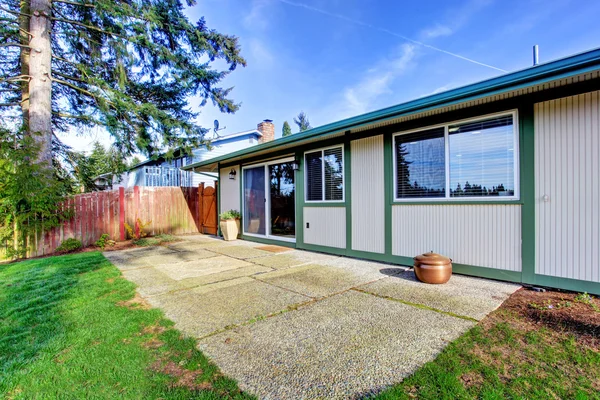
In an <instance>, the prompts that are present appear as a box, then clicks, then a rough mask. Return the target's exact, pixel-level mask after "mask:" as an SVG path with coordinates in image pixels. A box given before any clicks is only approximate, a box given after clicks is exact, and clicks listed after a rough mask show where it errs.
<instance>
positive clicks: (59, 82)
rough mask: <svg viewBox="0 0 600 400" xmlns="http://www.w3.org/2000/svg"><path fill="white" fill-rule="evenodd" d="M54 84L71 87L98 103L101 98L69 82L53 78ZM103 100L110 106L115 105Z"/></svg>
mask: <svg viewBox="0 0 600 400" xmlns="http://www.w3.org/2000/svg"><path fill="white" fill-rule="evenodd" d="M52 82H56V83H58V84H60V85H64V86H67V87H70V88H71V89H73V90H76V91H78V92H79V93H83V94H85V95H87V96H90V97H92V98H94V100H96V101H97V99H98V98H99V97H100V96H98V95H97V94H94V93H92V92H90V91H89V90H85V89H82V88H80V87H78V86H77V85H74V84H72V83H70V82H67V81H63V80H62V79H56V78H54V77H52ZM103 100H104V101H106V102H107V103H108V104H114V103H113V102H111V101H110V100H106V99H103Z"/></svg>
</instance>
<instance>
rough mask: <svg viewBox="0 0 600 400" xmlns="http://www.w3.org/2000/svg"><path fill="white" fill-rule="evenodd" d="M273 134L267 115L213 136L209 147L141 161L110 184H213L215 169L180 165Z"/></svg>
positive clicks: (249, 143)
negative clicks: (244, 127)
mask: <svg viewBox="0 0 600 400" xmlns="http://www.w3.org/2000/svg"><path fill="white" fill-rule="evenodd" d="M274 138H275V127H274V125H273V122H272V121H271V120H268V119H267V120H264V121H262V122H261V123H259V124H258V126H257V129H253V130H249V131H244V132H238V133H233V134H230V135H224V136H220V137H218V138H216V139H213V140H212V141H211V144H210V147H211V148H210V150H209V149H208V148H206V147H201V148H197V149H194V150H193V151H192V155H191V156H188V155H185V154H180V153H178V152H175V155H174V157H173V158H172V159H170V160H167V159H165V157H162V156H161V157H159V158H157V159H156V160H146V161H144V162H141V163H139V164H137V165H135V166H133V167H132V168H131V169H130V170H129V171H128V172H127V173H125V174H123V175H122V176H121V179H120V182H116V180H117V179H115V182H114V183H113V185H112V187H113V188H116V187H121V186H122V187H133V186H198V185H199V184H200V183H202V182H204V184H205V185H206V186H213V185H214V182H215V181H216V180H218V179H219V178H218V176H217V174H216V173H197V174H194V173H193V172H191V171H184V170H181V168H182V167H185V166H188V165H191V164H193V163H197V162H202V161H206V160H209V159H211V158H215V157H219V156H223V155H226V154H228V153H231V152H235V151H238V150H242V149H247V148H250V147H253V146H256V145H257V144H259V143H264V142H267V141H270V140H273V139H274ZM99 178H100V177H99Z"/></svg>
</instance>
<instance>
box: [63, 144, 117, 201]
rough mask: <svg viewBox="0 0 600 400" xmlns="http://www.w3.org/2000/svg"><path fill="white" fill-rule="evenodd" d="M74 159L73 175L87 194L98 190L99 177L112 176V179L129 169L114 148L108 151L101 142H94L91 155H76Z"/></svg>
mask: <svg viewBox="0 0 600 400" xmlns="http://www.w3.org/2000/svg"><path fill="white" fill-rule="evenodd" d="M73 157H74V158H75V162H74V163H73V164H74V169H73V175H75V177H76V178H77V181H78V183H79V184H80V185H81V186H82V187H83V188H84V190H85V192H92V191H94V190H96V189H97V187H96V184H95V183H94V180H95V178H97V177H98V176H99V175H103V174H110V178H111V179H112V176H114V175H119V174H120V173H121V172H123V171H124V170H125V169H127V164H126V163H125V162H124V161H123V159H122V158H121V157H120V155H119V153H118V152H117V151H116V150H115V148H114V147H113V146H111V147H109V148H108V150H107V149H106V148H105V147H104V146H103V145H102V144H100V143H99V142H94V144H93V150H92V151H91V153H90V155H86V154H85V153H74V155H73Z"/></svg>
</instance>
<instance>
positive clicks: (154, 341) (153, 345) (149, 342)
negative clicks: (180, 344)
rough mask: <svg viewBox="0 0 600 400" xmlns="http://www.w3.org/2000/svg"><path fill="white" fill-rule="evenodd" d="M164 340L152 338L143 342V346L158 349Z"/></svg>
mask: <svg viewBox="0 0 600 400" xmlns="http://www.w3.org/2000/svg"><path fill="white" fill-rule="evenodd" d="M164 344H165V342H163V341H162V340H160V339H157V338H152V339H150V340H147V341H145V342H144V344H143V346H144V347H145V348H147V349H158V348H159V347H162V346H164Z"/></svg>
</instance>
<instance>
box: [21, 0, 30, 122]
mask: <svg viewBox="0 0 600 400" xmlns="http://www.w3.org/2000/svg"><path fill="white" fill-rule="evenodd" d="M20 8H21V15H19V28H20V31H19V41H20V43H21V44H23V45H26V46H28V45H29V34H28V33H27V32H29V17H28V15H29V14H31V10H30V9H29V0H21V2H20ZM21 75H23V76H27V75H29V49H28V48H26V47H21ZM21 113H22V116H23V126H24V127H25V130H27V129H28V126H29V82H28V81H27V80H23V81H21Z"/></svg>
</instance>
